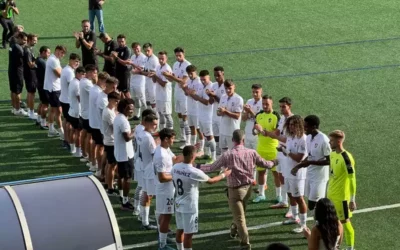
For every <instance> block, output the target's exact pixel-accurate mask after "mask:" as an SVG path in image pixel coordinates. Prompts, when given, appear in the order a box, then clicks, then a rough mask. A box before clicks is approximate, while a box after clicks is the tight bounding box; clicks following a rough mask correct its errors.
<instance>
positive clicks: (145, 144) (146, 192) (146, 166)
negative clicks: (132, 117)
mask: <svg viewBox="0 0 400 250" xmlns="http://www.w3.org/2000/svg"><path fill="white" fill-rule="evenodd" d="M157 126H158V118H157V116H155V115H148V116H146V117H144V131H143V132H141V133H140V134H139V135H138V137H137V138H136V141H137V147H138V157H139V159H138V161H139V162H140V163H139V164H140V166H141V169H142V171H143V182H142V184H143V186H142V188H143V194H142V199H141V208H140V212H141V219H142V229H143V230H156V229H157V227H156V226H154V225H151V224H150V222H149V214H150V203H151V199H152V197H153V196H154V195H155V194H156V188H155V181H154V179H155V175H154V167H153V155H154V152H155V149H156V146H157V145H156V142H155V141H154V138H153V136H152V133H154V131H155V130H156V129H157Z"/></svg>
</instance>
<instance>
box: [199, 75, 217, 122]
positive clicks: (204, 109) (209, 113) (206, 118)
mask: <svg viewBox="0 0 400 250" xmlns="http://www.w3.org/2000/svg"><path fill="white" fill-rule="evenodd" d="M207 90H209V91H211V90H212V83H211V82H210V83H208V84H207V85H206V86H204V84H203V89H202V90H201V91H200V93H199V96H200V97H201V98H203V99H206V100H210V97H209V96H208V95H207ZM198 108H199V112H198V115H199V121H202V122H210V123H211V122H212V117H213V111H214V110H213V104H208V105H204V104H203V103H201V102H198Z"/></svg>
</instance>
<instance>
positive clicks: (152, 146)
mask: <svg viewBox="0 0 400 250" xmlns="http://www.w3.org/2000/svg"><path fill="white" fill-rule="evenodd" d="M137 146H138V157H139V160H140V161H141V163H140V166H141V168H142V171H144V176H143V177H144V179H147V180H152V179H154V167H153V155H154V151H155V150H156V147H157V145H156V142H155V141H154V138H153V136H152V135H151V134H150V133H149V132H147V131H146V130H144V131H143V132H142V133H140V134H139V135H138V137H137Z"/></svg>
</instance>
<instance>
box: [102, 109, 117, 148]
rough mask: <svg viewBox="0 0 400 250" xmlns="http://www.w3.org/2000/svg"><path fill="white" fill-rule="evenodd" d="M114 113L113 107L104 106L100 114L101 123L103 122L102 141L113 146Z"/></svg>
mask: <svg viewBox="0 0 400 250" xmlns="http://www.w3.org/2000/svg"><path fill="white" fill-rule="evenodd" d="M116 115H117V114H116V113H115V110H114V109H109V108H108V107H106V108H105V109H103V113H102V115H101V119H102V123H103V126H102V127H103V135H104V137H103V143H104V145H106V146H114V128H113V126H114V119H115V117H116Z"/></svg>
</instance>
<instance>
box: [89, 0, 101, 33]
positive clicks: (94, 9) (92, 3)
mask: <svg viewBox="0 0 400 250" xmlns="http://www.w3.org/2000/svg"><path fill="white" fill-rule="evenodd" d="M103 4H104V0H89V20H90V29H91V30H92V31H94V30H95V25H94V18H97V22H98V24H99V32H100V33H103V32H104V21H103V7H102V6H103Z"/></svg>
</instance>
